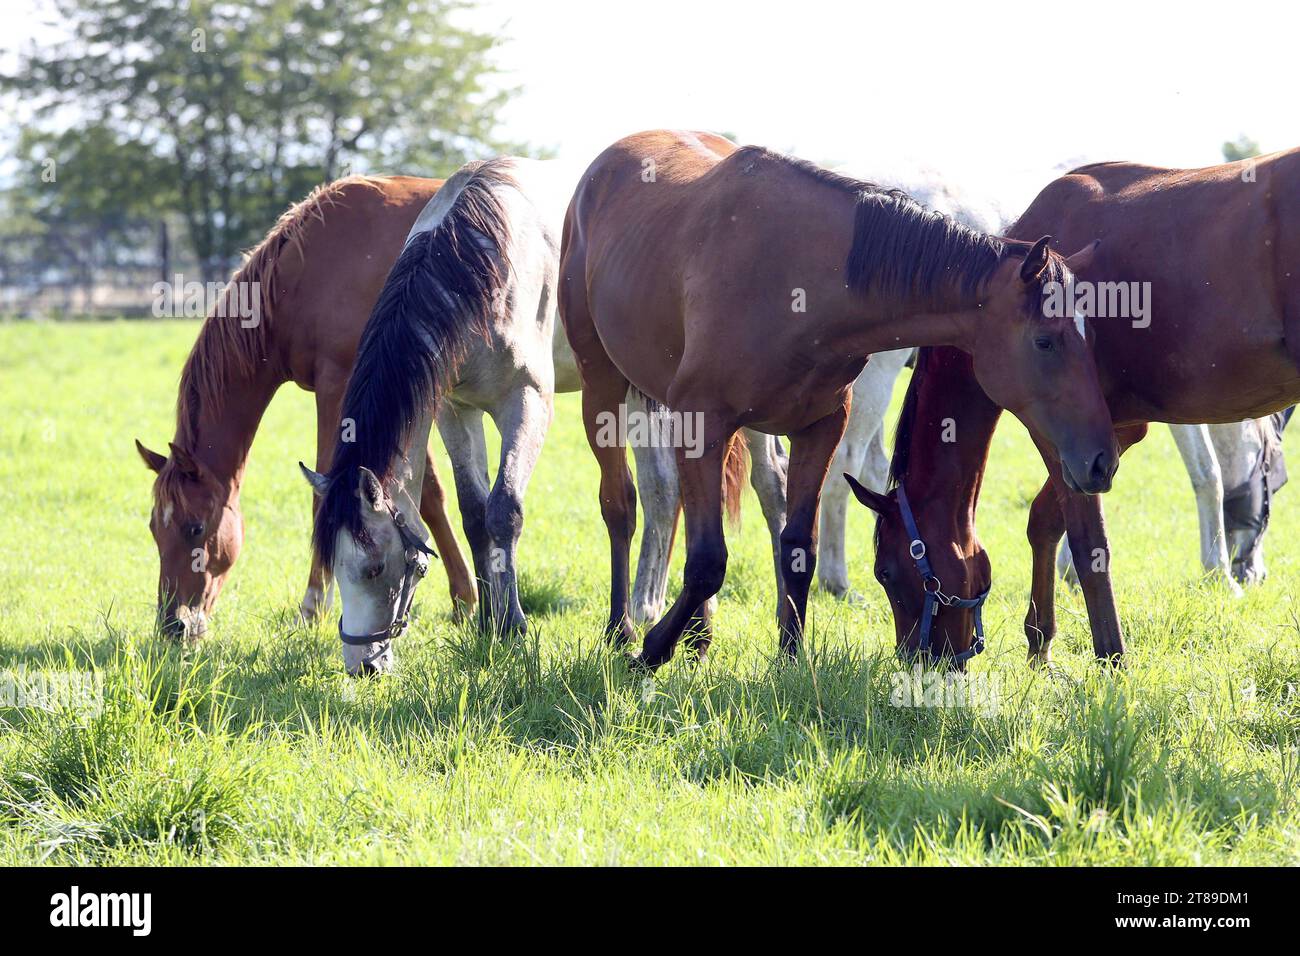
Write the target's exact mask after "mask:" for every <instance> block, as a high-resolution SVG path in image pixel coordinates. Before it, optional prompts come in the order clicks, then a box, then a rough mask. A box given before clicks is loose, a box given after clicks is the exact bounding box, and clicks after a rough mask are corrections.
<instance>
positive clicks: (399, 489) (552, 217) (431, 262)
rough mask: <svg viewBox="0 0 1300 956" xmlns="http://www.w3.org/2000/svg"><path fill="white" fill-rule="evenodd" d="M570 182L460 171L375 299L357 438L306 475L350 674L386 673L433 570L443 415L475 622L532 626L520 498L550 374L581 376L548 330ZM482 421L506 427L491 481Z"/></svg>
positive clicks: (355, 384)
mask: <svg viewBox="0 0 1300 956" xmlns="http://www.w3.org/2000/svg"><path fill="white" fill-rule="evenodd" d="M575 178H576V176H575V175H574V174H573V173H572V172H569V171H567V170H565V168H564V167H563V166H561V165H559V164H557V163H553V162H538V161H534V160H527V159H514V158H509V157H505V158H499V159H494V160H488V161H484V162H474V163H470V164H468V165H467V166H464V167H462V168H461V169H460V170H458V171H457V172H456V173H455V175H453V176H452V177H451V178H450V179H449V180H447V183H446V185H444V186H443V188H442V190H441V191H440V192H439V193H438V195H437V196H436V197H435V198H434V199H433V200H432V201H431V202H430V204H429V205H428V207H427V208H426V209H425V210H424V211H423V212H422V213H421V214H420V216H419V218H418V219H417V220H416V223H415V225H414V226H413V227H412V228H411V232H410V235H409V236H408V237H407V241H406V245H405V247H404V248H403V250H402V252H401V254H400V255H399V256H398V257H397V262H396V264H395V265H394V266H393V268H392V272H391V273H390V274H389V276H388V279H387V281H386V283H385V284H384V288H383V290H382V291H381V292H380V295H379V299H378V301H377V302H376V304H375V308H374V312H373V313H372V315H371V317H370V321H369V323H368V324H367V325H366V329H365V332H364V334H363V335H362V338H361V345H360V346H359V348H358V350H357V360H356V364H355V367H354V369H353V372H352V377H351V379H350V380H349V382H348V388H347V393H346V395H345V396H344V400H343V417H344V419H345V420H349V421H351V422H353V423H354V425H355V436H354V437H355V440H354V441H351V442H341V443H339V444H338V446H337V447H336V449H335V453H334V458H333V461H332V462H331V464H330V468H329V471H328V473H327V474H325V475H321V474H319V473H317V472H313V471H311V470H310V469H308V468H307V467H306V466H303V473H304V475H305V476H306V478H307V480H308V482H309V483H310V484H311V485H312V487H313V488H314V489H315V491H316V493H317V494H318V495H319V496H321V504H320V507H319V509H318V510H317V514H316V523H315V530H314V534H313V547H314V551H315V555H316V558H317V560H318V561H319V562H320V563H321V565H322V566H323V567H325V568H327V569H329V570H332V571H333V573H334V575H335V577H336V579H337V581H338V583H339V593H340V596H341V598H342V602H343V615H342V618H341V620H340V622H339V635H340V637H341V639H342V641H343V654H344V662H345V664H346V666H347V669H348V671H349V673H353V674H363V673H365V674H370V673H384V672H386V671H388V670H389V669H391V667H392V666H393V662H394V660H393V646H392V639H393V638H395V637H397V636H398V635H399V634H400V633H401V632H402V631H403V630H404V629H405V626H406V624H407V621H408V616H409V612H410V606H411V600H412V598H413V596H414V588H415V585H416V583H417V581H418V579H419V577H421V576H422V575H423V573H424V569H425V568H426V567H427V554H426V553H423V552H428V551H429V549H428V547H427V545H426V544H425V543H424V540H423V538H424V536H423V533H422V529H421V527H420V522H419V507H420V493H421V490H422V489H421V485H420V483H419V480H418V476H419V475H420V474H422V473H423V471H424V464H425V454H426V453H425V448H426V444H427V441H428V435H429V431H430V429H431V427H432V424H433V421H434V419H435V417H436V420H437V424H438V430H439V433H440V434H441V435H442V439H443V442H444V444H445V445H446V447H447V451H448V454H449V455H450V457H451V459H452V469H453V473H454V476H455V480H456V492H457V497H458V499H459V502H460V508H461V516H462V520H463V523H464V529H465V535H466V537H467V539H468V540H469V544H470V550H471V553H472V557H473V561H474V568H475V574H476V576H477V578H478V580H479V581H480V582H482V593H481V595H480V602H479V612H480V618H481V622H482V623H483V624H484V625H485V626H488V627H491V628H493V629H500V630H503V631H507V632H510V631H516V632H517V631H521V630H522V629H523V628H524V627H525V624H526V621H525V618H524V613H523V610H522V608H521V607H520V605H519V590H518V580H517V575H516V571H515V555H516V549H517V545H518V541H519V536H520V533H521V532H522V530H523V501H524V493H525V490H526V488H527V486H528V480H529V478H530V477H531V475H532V471H533V466H534V465H535V464H536V461H537V457H538V455H539V453H540V452H541V449H542V443H543V440H544V439H545V436H546V431H547V429H548V427H549V426H550V422H551V415H552V402H553V395H554V392H555V389H556V387H557V381H556V378H557V368H558V369H559V372H560V374H561V375H566V374H567V375H568V376H571V377H573V378H575V379H576V375H574V372H573V361H572V358H571V357H569V356H568V350H567V347H566V345H565V343H564V340H563V338H561V337H557V336H556V334H555V325H556V317H555V294H556V289H555V285H556V269H557V266H558V260H559V241H560V236H559V226H560V223H561V222H562V217H563V210H564V207H565V204H566V202H567V201H568V197H569V196H570V195H571V193H572V189H573V182H574V179H575ZM553 350H559V351H560V352H561V354H560V355H559V356H558V361H557V356H556V355H555V354H554V353H553ZM560 384H562V385H565V387H566V390H571V389H573V388H574V387H575V386H576V381H574V382H573V383H572V384H566V383H564V382H561V383H560ZM484 412H486V413H487V414H489V415H490V416H491V417H492V420H493V422H494V423H495V424H496V426H497V429H498V430H499V431H500V433H501V457H500V462H499V467H498V469H497V476H496V481H495V484H494V485H489V483H488V476H487V446H486V442H485V440H484V437H483V413H484Z"/></svg>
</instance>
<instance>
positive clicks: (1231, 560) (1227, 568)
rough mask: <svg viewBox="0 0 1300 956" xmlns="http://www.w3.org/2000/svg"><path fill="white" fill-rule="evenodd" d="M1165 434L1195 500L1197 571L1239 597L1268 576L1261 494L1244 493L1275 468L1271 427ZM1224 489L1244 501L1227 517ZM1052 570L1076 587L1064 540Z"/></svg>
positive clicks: (1258, 424) (1178, 428) (1176, 428)
mask: <svg viewBox="0 0 1300 956" xmlns="http://www.w3.org/2000/svg"><path fill="white" fill-rule="evenodd" d="M1169 430H1170V432H1172V433H1173V436H1174V443H1175V444H1176V445H1177V446H1178V452H1179V454H1180V455H1181V456H1182V459H1183V465H1184V467H1186V469H1187V476H1188V478H1190V479H1191V482H1192V491H1193V493H1194V494H1195V495H1196V514H1197V518H1198V519H1199V521H1200V528H1201V566H1202V567H1203V568H1204V569H1205V573H1206V577H1207V578H1209V579H1210V580H1211V581H1213V582H1214V583H1217V584H1221V585H1222V586H1223V587H1225V588H1227V589H1228V590H1229V591H1230V592H1231V593H1232V594H1234V595H1240V594H1241V593H1242V591H1241V585H1242V584H1254V583H1258V582H1260V581H1263V580H1264V578H1265V576H1266V575H1267V573H1268V572H1267V569H1266V568H1265V566H1264V543H1263V537H1264V527H1265V525H1266V524H1267V521H1268V504H1267V496H1266V495H1265V494H1264V493H1263V491H1262V490H1261V491H1258V492H1256V494H1255V495H1254V498H1253V500H1250V499H1249V488H1250V484H1251V482H1252V479H1253V478H1256V477H1258V476H1261V475H1262V476H1263V481H1265V482H1267V481H1268V480H1269V477H1270V476H1268V475H1264V474H1263V472H1264V470H1265V467H1264V466H1265V464H1266V463H1267V464H1269V465H1270V467H1272V468H1274V469H1275V468H1277V467H1278V464H1277V463H1280V462H1281V460H1282V459H1281V440H1282V438H1281V434H1280V433H1279V431H1278V426H1277V423H1276V421H1275V420H1274V418H1273V417H1272V416H1270V417H1267V418H1258V419H1247V420H1246V421H1244V422H1232V423H1229V424H1224V425H1170V426H1169ZM1274 481H1276V478H1274ZM1273 487H1274V489H1276V487H1277V486H1276V484H1274V486H1273ZM1225 488H1226V489H1227V491H1228V494H1232V493H1233V492H1234V491H1238V490H1243V491H1244V494H1242V495H1241V497H1242V498H1243V499H1244V500H1243V501H1242V502H1241V505H1240V506H1239V507H1236V508H1234V509H1232V511H1233V512H1234V513H1233V514H1230V515H1226V514H1225V509H1224V500H1225V491H1224V489H1225ZM1056 570H1057V573H1059V574H1060V576H1061V577H1062V578H1064V579H1065V581H1066V582H1068V583H1069V585H1070V586H1071V587H1078V584H1079V579H1078V575H1077V574H1076V573H1075V570H1074V564H1073V562H1072V560H1071V557H1070V548H1069V545H1068V542H1066V541H1065V540H1064V539H1062V540H1061V546H1060V548H1059V550H1058V551H1057V553H1056ZM1238 582H1240V583H1238Z"/></svg>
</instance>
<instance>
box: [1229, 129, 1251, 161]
mask: <svg viewBox="0 0 1300 956" xmlns="http://www.w3.org/2000/svg"><path fill="white" fill-rule="evenodd" d="M1258 155H1259V143H1257V142H1255V141H1254V140H1253V139H1251V138H1250V137H1249V136H1246V135H1245V134H1244V133H1243V134H1242V135H1241V136H1238V137H1237V139H1236V141H1235V142H1228V143H1224V144H1223V161H1224V162H1225V163H1235V162H1237V161H1238V160H1242V159H1250V158H1251V157H1252V156H1258Z"/></svg>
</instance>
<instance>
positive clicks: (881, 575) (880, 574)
mask: <svg viewBox="0 0 1300 956" xmlns="http://www.w3.org/2000/svg"><path fill="white" fill-rule="evenodd" d="M876 580H877V581H879V582H880V583H881V584H884V583H885V582H886V581H888V580H889V569H888V568H881V569H880V570H879V571H877V572H876Z"/></svg>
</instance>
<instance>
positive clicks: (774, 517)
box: [711, 428, 788, 616]
mask: <svg viewBox="0 0 1300 956" xmlns="http://www.w3.org/2000/svg"><path fill="white" fill-rule="evenodd" d="M744 435H745V442H746V444H747V445H748V446H749V461H750V467H749V483H750V485H751V486H753V489H754V494H756V495H757V496H758V504H759V507H760V508H761V509H762V511H763V519H764V520H765V521H766V522H767V534H768V537H769V538H770V539H771V541H772V567H773V570H774V572H775V576H776V613H777V615H778V616H780V614H781V607H782V606H783V605H784V604H785V581H784V579H783V578H782V576H781V529H782V528H784V527H785V507H786V500H785V481H786V467H787V464H788V461H787V459H786V457H785V456H784V455H782V454H781V451H780V448H779V447H778V446H777V442H776V438H775V437H774V436H772V435H766V434H764V433H763V432H756V431H752V430H750V429H748V428H746V429H745V430H744ZM711 600H712V599H711Z"/></svg>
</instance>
